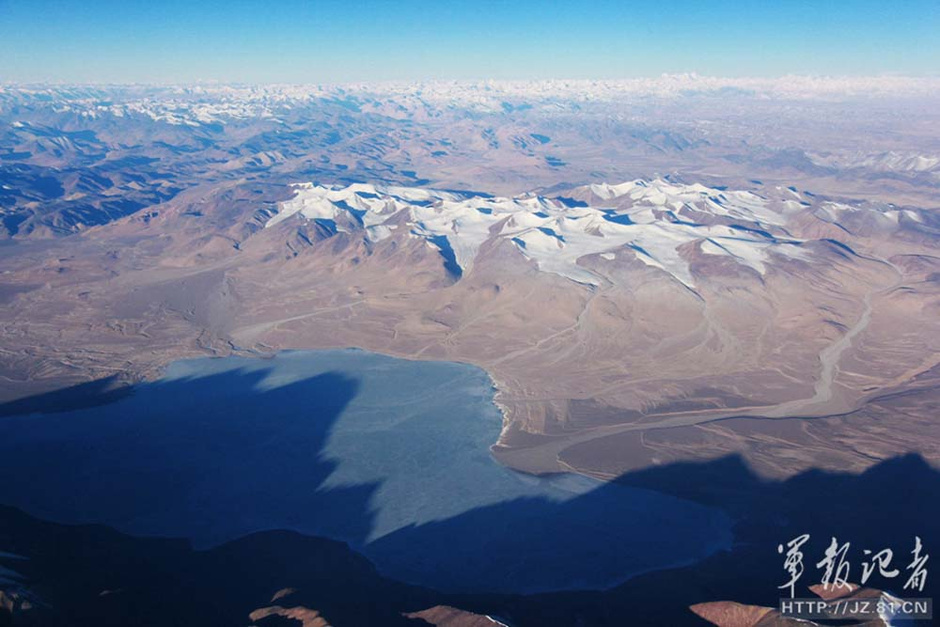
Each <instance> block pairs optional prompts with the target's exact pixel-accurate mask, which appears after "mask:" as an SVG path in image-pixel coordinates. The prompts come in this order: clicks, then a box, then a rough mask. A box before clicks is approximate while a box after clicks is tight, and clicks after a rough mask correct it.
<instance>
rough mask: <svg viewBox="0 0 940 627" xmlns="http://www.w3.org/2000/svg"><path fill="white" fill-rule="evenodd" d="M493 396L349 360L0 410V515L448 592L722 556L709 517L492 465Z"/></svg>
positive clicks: (659, 498)
mask: <svg viewBox="0 0 940 627" xmlns="http://www.w3.org/2000/svg"><path fill="white" fill-rule="evenodd" d="M492 396H493V389H492V384H491V382H490V380H489V378H488V376H487V375H486V373H485V372H483V371H482V370H480V369H478V368H475V367H473V366H468V365H464V364H455V363H447V362H415V361H407V360H401V359H395V358H391V357H386V356H382V355H376V354H372V353H368V352H364V351H359V350H339V351H287V352H282V353H279V354H278V355H277V356H276V357H274V358H273V359H251V358H241V357H232V358H225V359H208V358H207V359H196V360H187V361H179V362H176V363H173V364H171V365H170V366H169V367H168V369H167V371H166V373H165V376H164V377H163V378H162V379H161V380H159V381H156V382H154V383H148V384H142V385H139V386H137V387H136V388H135V391H134V393H133V394H132V395H129V396H125V397H122V398H120V399H118V400H115V401H114V402H110V403H108V404H104V405H100V406H97V407H88V408H85V409H74V410H70V411H62V412H57V413H45V414H40V413H32V414H29V415H18V416H9V417H6V418H0V477H3V481H2V484H0V485H2V487H0V503H3V504H7V505H14V506H17V507H21V508H22V509H24V510H26V511H27V512H29V513H31V514H34V515H36V516H40V517H44V518H47V519H51V520H55V521H59V522H75V523H78V522H82V523H89V522H94V523H103V524H107V525H110V526H113V527H115V528H117V529H119V530H121V531H124V532H127V533H132V534H138V535H160V536H173V537H185V538H189V539H190V540H191V541H192V542H193V543H194V544H195V545H196V546H199V547H206V546H212V545H216V544H219V543H222V542H225V541H227V540H231V539H234V538H238V537H240V536H243V535H245V534H248V533H251V532H254V531H261V530H269V529H292V530H296V531H299V532H302V533H306V534H310V535H318V536H325V537H329V538H333V539H337V540H343V541H346V542H348V543H349V544H350V545H351V546H352V547H353V548H355V549H356V550H358V551H360V552H361V553H363V554H364V555H366V556H367V557H369V558H370V559H371V560H372V561H373V562H374V563H375V564H376V565H377V567H378V568H379V570H380V571H381V572H382V573H384V574H386V575H388V576H390V577H393V578H396V579H400V580H404V581H408V582H413V583H419V584H423V585H427V586H431V587H435V588H438V589H443V590H447V591H463V592H476V591H499V592H535V591H547V590H558V589H572V588H589V589H597V588H604V587H608V586H610V585H613V584H615V583H618V582H620V581H623V580H625V579H627V578H629V577H630V576H632V575H636V574H638V573H641V572H646V571H649V570H655V569H660V568H665V567H669V566H674V565H678V564H683V563H689V562H692V561H695V560H698V559H701V558H703V557H705V556H707V555H709V554H711V553H712V552H714V551H715V550H718V549H721V548H725V547H727V546H729V545H730V542H731V534H730V521H729V520H728V518H727V517H726V516H725V515H724V514H723V513H722V512H720V511H718V510H714V509H710V508H707V507H704V506H701V505H698V504H695V503H691V502H688V501H683V500H680V499H676V498H673V497H670V496H666V495H663V494H659V493H655V492H651V491H647V490H641V489H635V488H629V487H625V486H621V485H616V484H612V483H601V482H597V481H594V480H592V479H588V478H585V477H580V476H575V475H558V476H555V477H549V478H537V477H532V476H528V475H524V474H520V473H516V472H514V471H512V470H509V469H507V468H505V467H503V466H500V465H499V464H498V463H496V462H495V460H494V459H493V458H492V456H491V455H490V452H489V446H490V445H491V444H492V443H493V442H495V440H496V438H497V436H498V435H499V431H500V426H501V416H500V413H499V411H498V410H497V408H496V407H495V406H494V405H493V402H492ZM2 548H3V547H0V550H2Z"/></svg>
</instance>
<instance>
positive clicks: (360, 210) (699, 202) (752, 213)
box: [266, 179, 808, 287]
mask: <svg viewBox="0 0 940 627" xmlns="http://www.w3.org/2000/svg"><path fill="white" fill-rule="evenodd" d="M294 189H295V195H294V197H293V198H291V199H290V200H288V201H285V202H283V203H281V204H280V205H279V211H278V213H277V215H275V216H274V217H272V218H271V219H270V220H268V222H267V224H266V226H267V227H273V226H275V225H277V224H280V223H282V222H284V221H286V220H289V219H291V218H292V217H295V216H297V217H300V218H303V219H307V220H314V221H317V222H318V223H319V224H321V225H323V226H325V227H326V228H327V229H329V230H331V231H338V230H347V229H356V228H357V227H358V228H361V229H363V230H364V231H365V233H366V237H367V238H368V239H369V240H371V241H373V242H377V241H381V240H383V239H385V238H387V237H390V236H391V235H392V234H393V233H394V232H395V231H396V230H398V229H403V230H407V232H408V236H409V237H418V238H422V239H424V240H425V241H427V243H428V245H429V246H432V247H434V248H436V249H438V250H439V251H440V253H441V255H442V256H444V258H445V259H448V260H450V261H451V262H452V264H453V265H454V270H455V272H457V273H461V274H462V273H467V272H470V271H471V269H472V268H473V264H474V260H475V259H476V256H477V254H478V252H479V250H480V248H481V246H482V245H483V244H484V243H485V242H487V241H489V240H500V239H502V240H508V241H510V242H511V243H512V244H513V245H514V246H515V247H516V248H517V249H518V250H519V252H521V253H522V255H524V256H525V257H526V258H528V259H531V260H533V261H534V262H535V263H536V264H537V266H538V268H539V269H540V270H541V271H543V272H551V273H554V274H558V275H561V276H564V277H566V278H569V279H571V280H573V281H577V282H579V283H585V284H590V285H598V284H599V283H600V282H601V281H602V278H601V277H599V276H598V275H597V274H596V273H594V272H592V271H591V270H589V269H587V268H585V267H583V266H581V265H579V263H578V262H579V260H580V259H582V258H584V257H587V256H590V255H598V256H600V257H601V258H602V259H604V260H608V261H612V260H613V259H615V257H616V256H617V255H627V256H630V257H635V258H636V259H638V260H639V261H641V262H643V263H644V264H647V265H649V266H653V267H655V268H658V269H660V270H663V271H665V272H667V273H669V274H670V275H672V276H673V277H675V278H676V279H677V280H679V281H680V282H681V283H683V284H685V285H686V286H690V287H691V286H693V285H694V283H695V279H694V277H693V276H692V272H691V270H690V261H689V259H688V253H687V252H686V253H684V252H683V249H684V248H685V247H687V246H689V245H695V246H698V247H699V248H700V250H701V252H702V253H704V254H706V255H715V256H721V257H726V258H729V259H731V260H733V261H734V262H735V263H738V264H740V265H742V266H745V267H747V268H750V269H752V270H754V271H755V272H757V273H759V274H763V273H764V272H765V270H766V266H767V264H769V263H772V262H773V259H774V258H775V257H777V256H780V257H789V258H804V257H806V255H807V254H808V253H807V252H806V251H805V250H804V249H803V248H802V247H801V245H802V241H801V240H799V239H796V238H793V237H792V236H790V235H788V234H787V232H786V230H785V229H784V228H783V227H784V225H785V223H786V219H787V215H788V213H795V212H798V211H801V210H803V209H804V208H805V203H803V202H801V201H798V200H795V199H789V200H783V201H777V202H771V201H769V200H767V199H766V198H762V197H761V196H758V195H757V194H754V193H753V192H749V191H727V190H718V189H713V188H708V187H705V186H703V185H699V184H695V185H683V184H675V183H670V182H669V181H666V180H663V179H655V180H651V181H646V180H635V181H629V182H626V183H622V184H619V185H607V184H599V185H590V186H587V187H582V188H577V189H575V190H573V192H572V194H573V196H576V197H579V198H587V199H589V200H590V201H591V202H590V204H589V203H588V202H584V201H581V200H575V199H574V198H570V197H554V198H552V197H545V196H539V195H535V194H523V195H519V196H514V197H494V196H488V195H480V194H474V193H470V192H454V191H442V190H434V189H424V188H416V187H395V186H388V187H377V186H374V185H363V184H354V185H350V186H347V187H325V186H321V185H313V184H311V183H305V184H300V185H296V186H295V187H294ZM794 196H795V194H794Z"/></svg>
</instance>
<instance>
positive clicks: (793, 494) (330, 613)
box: [0, 455, 940, 627]
mask: <svg viewBox="0 0 940 627" xmlns="http://www.w3.org/2000/svg"><path fill="white" fill-rule="evenodd" d="M619 480H620V481H622V482H625V483H629V484H631V485H639V486H643V487H647V488H655V489H659V490H664V491H670V492H674V493H676V494H680V495H684V496H686V497H688V498H696V499H701V500H703V501H706V502H710V503H713V504H716V505H720V506H721V507H723V508H726V509H728V510H729V511H732V512H734V515H735V518H736V521H737V523H736V527H735V533H736V536H737V540H736V542H735V544H734V546H733V547H731V548H730V549H729V550H728V551H722V552H718V553H715V554H714V555H712V556H711V557H709V558H706V559H705V560H702V561H700V562H698V563H695V564H691V565H688V566H685V567H681V568H676V569H668V570H660V571H656V572H651V573H647V574H644V575H640V576H638V577H635V578H633V579H631V580H630V581H627V582H626V583H624V584H622V585H620V586H617V587H615V588H612V589H609V590H605V591H600V592H557V593H547V594H539V595H531V596H521V595H492V594H472V595H471V594H463V595H453V594H445V593H440V592H435V591H433V590H429V589H426V588H419V587H415V586H409V585H404V584H400V583H396V582H394V581H390V580H389V579H387V578H383V577H381V576H380V575H379V574H378V573H376V572H375V569H374V568H373V567H372V566H371V565H370V564H369V563H368V561H367V560H365V559H363V558H361V557H359V556H356V555H355V554H353V553H352V552H351V551H349V549H347V548H346V547H344V546H342V545H341V544H340V543H337V542H331V541H328V540H323V539H318V538H309V537H305V536H302V535H300V534H297V533H293V532H285V531H267V532H260V533H256V534H251V535H249V536H247V537H245V538H241V539H238V540H234V541H231V542H227V543H225V544H223V545H220V546H218V547H213V548H211V549H206V550H197V551H194V550H192V549H191V548H190V547H189V545H188V543H186V542H184V541H179V540H167V539H155V538H134V537H129V536H126V535H123V534H120V533H117V532H115V531H113V530H110V529H107V528H104V527H101V526H80V527H70V526H63V525H60V524H56V523H47V522H42V521H39V520H36V519H35V518H33V517H30V516H28V515H25V514H23V513H21V512H18V511H16V510H14V509H12V508H8V507H0V567H4V566H5V567H8V568H11V569H14V570H16V571H18V572H19V573H20V574H21V575H22V587H23V588H25V589H26V590H28V591H31V593H33V594H35V595H36V596H37V597H38V599H35V600H37V601H38V600H41V601H42V603H41V604H39V605H38V610H37V611H35V612H33V613H32V614H31V615H28V613H23V614H21V615H20V616H19V618H20V619H21V620H20V621H19V622H18V621H17V620H16V616H14V618H13V620H12V622H11V621H10V616H9V614H6V615H5V614H4V611H3V609H2V607H0V625H34V626H35V625H39V626H45V625H55V626H56V627H63V626H70V625H72V626H84V625H95V626H97V627H100V626H103V625H104V626H108V625H115V626H118V625H120V626H122V627H126V626H134V625H166V624H174V625H180V626H190V625H192V626H193V627H195V626H199V627H205V626H206V625H231V624H244V623H246V622H248V621H247V614H248V612H250V611H252V610H253V609H254V608H257V607H262V606H265V605H270V604H271V603H273V602H274V601H272V599H271V597H272V595H273V594H274V592H275V591H277V590H280V589H282V588H286V587H291V588H294V589H296V592H294V593H292V594H291V595H289V596H288V597H286V598H284V599H280V600H277V601H276V603H278V604H280V605H282V606H284V607H295V606H301V607H309V608H313V609H316V610H318V611H320V612H321V613H322V614H323V616H324V617H325V618H326V619H327V620H329V621H330V622H332V623H333V624H336V625H399V624H401V625H409V624H413V625H415V627H417V626H418V625H422V624H424V623H422V622H418V621H414V622H409V621H408V620H406V619H405V618H404V617H402V616H401V614H402V613H403V612H413V611H417V610H419V609H423V608H426V607H430V606H433V605H441V604H444V605H452V606H455V607H460V608H463V609H466V610H469V611H473V612H477V613H479V614H488V615H492V616H497V617H500V619H501V620H504V621H506V622H507V623H508V624H511V625H513V627H554V626H556V625H558V626H568V627H570V626H571V625H583V626H585V627H614V626H616V627H621V626H623V625H631V626H633V627H642V626H651V627H652V626H662V625H670V626H672V627H684V626H690V627H691V626H696V625H699V626H700V625H706V624H707V623H705V622H704V621H703V620H702V619H700V618H698V617H697V616H695V615H694V614H692V613H691V612H690V611H689V610H688V608H689V606H690V605H692V604H695V603H702V602H708V601H717V600H733V601H737V602H740V603H748V604H756V605H763V606H776V604H777V602H778V599H779V598H780V596H781V591H780V590H779V589H778V586H779V585H781V584H782V583H784V581H785V580H786V578H787V576H786V573H785V571H784V570H783V568H782V557H781V556H780V555H779V554H777V551H776V546H777V544H778V543H780V542H785V541H786V540H788V539H790V538H792V537H795V536H796V535H798V534H801V533H810V534H811V536H812V541H811V542H810V543H808V544H807V545H806V547H805V550H806V572H805V575H804V578H803V580H801V582H800V585H799V586H798V588H797V595H798V596H803V597H808V596H812V595H811V594H810V593H809V592H808V590H807V587H808V586H809V585H811V584H814V583H818V581H819V577H820V574H821V573H820V571H819V570H818V569H816V568H815V562H816V560H817V559H819V558H820V557H821V552H822V551H823V550H824V548H825V545H826V544H827V543H828V542H829V540H830V537H831V536H832V535H836V536H838V538H839V540H840V541H848V542H851V543H852V553H850V555H849V557H850V560H849V561H850V562H851V564H852V570H851V571H850V573H849V577H850V579H852V580H853V581H858V576H859V574H860V573H859V567H860V562H861V557H862V555H861V551H862V549H863V548H873V547H879V548H882V547H892V548H894V549H895V562H896V563H895V567H896V568H898V569H899V570H901V571H902V576H901V577H900V578H899V579H898V580H895V581H896V584H895V585H894V587H893V588H892V587H890V586H885V585H884V584H885V582H884V580H883V579H882V578H879V576H878V574H877V573H876V574H875V575H874V576H873V578H872V580H871V581H870V582H869V585H873V586H876V587H880V588H883V589H889V590H892V591H893V592H895V593H900V592H901V590H900V588H901V586H903V583H904V581H903V580H904V578H906V576H907V574H908V573H907V572H906V571H905V566H906V565H907V563H908V562H909V558H910V556H909V554H908V553H907V551H908V550H909V548H910V547H907V546H905V545H906V544H908V543H910V542H911V540H912V538H911V534H919V535H920V536H921V537H922V539H923V541H924V549H925V552H926V553H928V554H935V552H936V550H937V548H938V547H937V543H936V538H935V537H934V530H935V528H936V525H935V524H934V523H935V521H936V520H937V519H938V516H940V472H938V471H937V470H936V469H934V468H932V467H931V466H929V465H928V464H927V463H925V462H924V460H923V459H922V458H920V457H918V456H915V455H910V456H906V457H901V458H895V459H890V460H886V461H884V462H881V463H880V464H877V465H875V466H873V467H872V468H870V469H869V470H867V471H866V472H864V473H861V474H850V473H823V472H817V471H810V472H807V473H803V474H801V475H798V476H796V477H793V478H791V479H788V480H785V481H774V480H765V479H761V478H760V477H757V476H755V475H754V474H753V473H752V472H751V471H750V469H749V468H748V467H747V465H746V464H745V463H744V462H743V460H741V459H740V458H738V457H728V458H724V459H720V460H715V461H711V462H703V463H677V464H670V465H666V466H662V467H656V468H650V469H648V470H643V471H636V472H631V473H629V474H627V475H624V476H623V477H620V479H619ZM885 499H891V500H892V501H893V505H892V506H890V507H886V506H885ZM523 505H524V504H519V505H511V504H507V505H506V507H507V508H512V507H516V506H518V507H522V506H523ZM565 506H566V505H564V504H563V505H562V506H561V507H565ZM543 513H547V514H548V515H552V514H553V513H554V511H552V510H550V509H549V510H547V511H545V512H543ZM466 516H467V519H468V521H472V520H475V516H474V515H473V514H472V513H471V514H467V515H466ZM431 526H433V525H431ZM459 541H460V539H459V538H455V539H454V542H455V543H457V542H459ZM416 550H418V551H421V550H422V549H421V548H420V547H416ZM4 551H7V552H9V553H14V554H18V555H22V556H25V557H28V559H18V558H11V557H9V556H5V555H3V552H4ZM478 560H479V561H482V559H480V558H478ZM497 567H498V564H497V563H494V568H497ZM928 569H929V563H928ZM938 583H940V579H938V578H936V577H932V576H928V577H927V580H926V587H925V588H924V590H923V591H917V592H908V593H906V594H905V595H904V596H908V597H911V596H917V597H932V598H937V596H938V595H940V585H938ZM2 589H4V586H3V585H2V582H0V590H2ZM105 591H107V593H105V594H103V592H105ZM5 620H6V621H7V622H6V623H5V622H4V621H5ZM258 624H259V625H271V624H288V623H286V622H285V623H277V622H274V623H272V622H270V621H260V622H258ZM840 624H850V623H844V622H842V623H840ZM921 624H930V623H929V622H922V623H921Z"/></svg>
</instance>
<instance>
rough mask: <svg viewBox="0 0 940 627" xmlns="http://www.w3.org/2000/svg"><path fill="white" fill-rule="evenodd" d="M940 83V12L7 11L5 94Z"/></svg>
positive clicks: (786, 4) (230, 4)
mask: <svg viewBox="0 0 940 627" xmlns="http://www.w3.org/2000/svg"><path fill="white" fill-rule="evenodd" d="M693 71H694V72H698V73H700V74H708V75H716V76H778V75H783V74H791V73H793V74H835V75H869V74H871V75H875V74H907V75H938V74H940V0H904V1H899V2H890V1H888V0H886V1H884V2H871V1H868V0H855V1H850V0H814V1H806V0H765V1H743V0H737V1H731V0H726V1H713V2H709V1H707V0H699V1H697V2H694V1H685V0H678V1H674V2H668V1H665V2H663V1H660V2H647V1H642V2H630V1H629V0H621V1H606V0H602V1H597V2H583V1H579V0H569V1H567V2H557V1H555V0H541V1H536V0H515V1H496V0H478V1H475V2H470V1H463V0H460V1H448V0H437V1H436V2H432V1H425V0H420V1H419V0H410V1H409V0H401V1H400V2H392V1H380V0H345V1H335V0H307V1H302V0H270V1H269V2H261V1H256V0H228V1H226V2H221V1H217V0H203V1H199V0H190V1H184V0H166V1H160V0H152V1H150V2H144V1H141V0H126V1H123V2H122V1H118V0H81V1H79V0H0V81H15V82H42V81H56V82H191V81H203V80H217V81H234V82H347V81H360V80H412V79H476V78H522V79H524V78H553V77H554V78H617V77H635V76H656V75H659V74H662V73H664V72H668V73H676V72H693Z"/></svg>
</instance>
